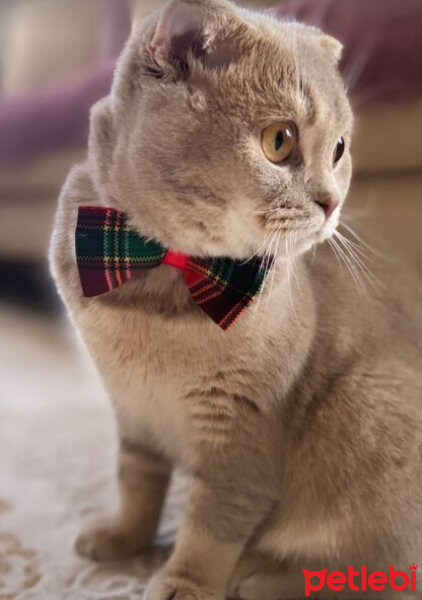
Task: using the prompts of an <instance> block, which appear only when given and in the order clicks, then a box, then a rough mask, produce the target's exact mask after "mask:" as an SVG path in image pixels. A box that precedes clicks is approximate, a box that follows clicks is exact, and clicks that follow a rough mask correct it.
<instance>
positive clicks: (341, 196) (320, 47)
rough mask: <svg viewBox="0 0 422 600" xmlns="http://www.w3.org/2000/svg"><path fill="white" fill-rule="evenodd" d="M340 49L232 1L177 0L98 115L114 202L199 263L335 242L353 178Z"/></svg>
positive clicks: (123, 64) (142, 38) (104, 172)
mask: <svg viewBox="0 0 422 600" xmlns="http://www.w3.org/2000/svg"><path fill="white" fill-rule="evenodd" d="M340 53H341V46H340V44H339V43H338V42H337V41H335V40H334V39H332V38H330V37H328V36H327V35H325V34H323V33H322V32H320V31H319V30H317V29H314V28H311V27H306V26H304V25H300V24H298V23H290V22H289V23H286V22H280V21H278V20H276V19H274V18H273V17H271V16H270V15H268V14H267V15H264V14H255V13H252V12H249V11H246V10H242V9H239V8H236V7H235V6H234V5H233V4H231V3H229V2H226V1H225V0H175V1H173V2H172V3H170V5H168V7H167V8H166V9H165V10H164V11H163V12H162V13H161V14H157V15H153V16H152V17H150V18H149V19H148V20H147V21H144V22H142V23H141V24H140V25H138V26H137V27H136V28H135V29H134V31H133V33H132V36H131V38H130V40H129V43H128V45H127V47H126V50H125V51H124V53H123V55H122V58H121V60H120V63H119V66H118V69H117V72H116V77H115V81H114V85H113V89H112V93H111V95H110V96H109V97H108V98H107V99H106V100H104V101H102V102H100V103H99V104H98V105H97V107H95V108H94V110H93V116H92V126H91V137H90V160H91V163H92V166H93V171H94V174H95V180H96V184H97V187H98V190H99V192H100V194H101V195H102V198H103V200H104V202H105V203H108V204H110V203H111V204H112V205H114V206H115V207H116V208H119V209H120V210H122V211H125V212H127V213H128V214H129V215H130V218H131V223H132V225H133V226H135V227H136V228H137V229H138V230H139V231H140V232H141V233H143V234H144V235H148V236H151V237H153V238H155V239H157V240H158V241H160V242H161V243H162V244H163V245H165V246H167V247H171V248H172V249H174V250H178V251H182V252H185V253H188V254H193V255H200V256H204V255H209V256H231V257H234V258H247V257H248V256H250V255H252V254H254V253H260V252H263V250H264V249H265V248H268V244H269V243H271V240H272V241H273V242H274V244H273V247H272V252H275V251H276V248H275V246H276V244H275V240H277V239H278V240H280V242H281V243H279V244H278V250H277V252H278V254H279V255H280V256H282V255H283V253H284V252H285V249H287V247H288V246H289V248H290V250H289V251H293V252H295V253H299V252H303V251H304V250H306V249H308V248H309V247H310V246H312V245H313V244H315V243H317V242H319V241H322V240H323V239H325V238H326V237H329V236H330V235H331V234H332V233H333V231H334V229H335V227H336V225H337V223H338V218H339V213H340V209H341V206H342V204H343V202H344V200H345V197H346V194H347V191H348V188H349V183H350V176H351V159H350V152H349V148H350V141H351V130H352V114H351V110H350V106H349V102H348V100H347V96H346V93H345V89H344V85H343V82H342V80H341V77H340V75H339V72H338V60H339V57H340ZM277 233H279V234H280V236H278V237H277V235H276V234H277ZM283 240H289V241H290V244H289V245H288V244H287V242H286V243H283Z"/></svg>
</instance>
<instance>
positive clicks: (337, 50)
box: [322, 33, 343, 62]
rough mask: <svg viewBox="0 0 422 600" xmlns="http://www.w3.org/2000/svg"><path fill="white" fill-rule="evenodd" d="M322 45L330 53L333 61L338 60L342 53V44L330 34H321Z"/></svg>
mask: <svg viewBox="0 0 422 600" xmlns="http://www.w3.org/2000/svg"><path fill="white" fill-rule="evenodd" d="M322 46H323V48H325V50H327V52H329V53H330V55H331V56H332V58H333V59H334V61H335V62H339V61H340V59H341V55H342V53H343V44H342V43H341V42H339V41H338V40H337V39H336V38H333V37H331V35H327V34H325V33H324V34H323V35H322Z"/></svg>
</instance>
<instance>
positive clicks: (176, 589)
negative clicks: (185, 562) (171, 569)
mask: <svg viewBox="0 0 422 600" xmlns="http://www.w3.org/2000/svg"><path fill="white" fill-rule="evenodd" d="M142 600H224V593H219V592H216V591H214V590H210V589H205V588H203V587H202V586H199V585H198V584H196V583H194V582H191V581H189V580H187V579H183V578H181V577H177V576H172V575H171V574H168V573H166V572H165V571H162V572H161V573H158V574H157V575H156V576H155V577H153V578H152V580H151V581H150V583H149V585H148V587H147V589H146V591H145V594H144V596H143V598H142Z"/></svg>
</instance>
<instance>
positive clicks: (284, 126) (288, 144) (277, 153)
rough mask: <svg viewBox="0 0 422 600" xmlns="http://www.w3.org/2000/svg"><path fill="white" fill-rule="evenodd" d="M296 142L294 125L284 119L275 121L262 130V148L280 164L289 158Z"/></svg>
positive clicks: (271, 159)
mask: <svg viewBox="0 0 422 600" xmlns="http://www.w3.org/2000/svg"><path fill="white" fill-rule="evenodd" d="M295 142H296V132H295V130H294V128H293V126H292V125H290V124H289V123H285V122H284V121H280V122H278V123H273V124H272V125H270V126H269V127H266V128H265V129H264V131H263V132H262V137H261V144H262V149H263V151H264V154H265V156H266V157H267V158H268V160H270V161H271V162H272V163H276V164H279V163H282V162H284V161H285V160H287V159H288V158H289V156H290V154H291V153H292V150H293V148H294V146H295Z"/></svg>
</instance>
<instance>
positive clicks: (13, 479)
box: [0, 307, 185, 600]
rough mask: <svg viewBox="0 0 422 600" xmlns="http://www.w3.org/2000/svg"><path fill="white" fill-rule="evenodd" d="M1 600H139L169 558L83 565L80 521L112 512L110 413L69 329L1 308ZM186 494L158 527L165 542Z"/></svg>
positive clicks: (172, 502) (173, 501)
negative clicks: (76, 544) (77, 552)
mask: <svg viewBox="0 0 422 600" xmlns="http://www.w3.org/2000/svg"><path fill="white" fill-rule="evenodd" d="M0 331H1V334H0V600H140V598H141V596H142V591H143V589H144V586H145V582H146V581H147V579H148V577H149V575H150V574H151V572H152V571H153V570H154V569H156V568H157V567H158V565H159V564H160V563H161V562H162V560H163V555H164V554H165V550H163V551H159V550H157V551H156V552H154V553H152V554H150V555H148V556H140V557H136V558H134V559H132V560H130V561H126V562H124V563H119V564H117V563H113V564H107V565H97V564H94V563H90V562H88V561H84V560H81V559H79V558H78V557H77V556H76V555H75V553H74V551H73V544H74V540H75V537H76V536H77V534H78V532H79V531H80V529H81V528H82V527H83V525H84V523H85V522H87V521H89V520H91V519H92V518H93V517H96V516H99V515H100V514H103V513H104V512H112V511H113V509H114V508H115V504H116V488H115V478H114V472H115V463H116V448H117V444H116V436H115V429H114V420H113V415H112V411H111V409H110V407H109V405H108V402H107V399H106V395H105V392H104V390H103V389H102V386H101V384H100V382H99V381H98V378H97V376H96V374H95V373H94V371H93V370H92V367H90V366H89V360H88V359H86V358H84V354H83V352H82V351H81V349H80V348H79V347H78V344H77V343H76V341H75V340H73V339H72V334H71V333H70V332H69V330H68V328H67V327H66V325H63V324H61V323H60V322H57V321H56V322H54V323H53V322H49V321H45V320H40V319H38V320H37V319H35V318H30V317H29V316H27V315H22V314H17V313H12V312H10V310H6V309H4V308H2V307H0ZM184 489H185V486H184V484H183V481H182V480H177V481H175V483H174V485H173V488H172V492H171V494H170V498H169V502H168V505H167V507H166V510H165V515H164V518H163V523H162V526H161V528H160V536H159V542H160V543H162V544H163V545H165V544H168V543H169V542H170V541H171V539H172V536H173V535H174V531H175V529H176V526H177V518H178V513H179V507H180V504H181V502H182V501H183V496H184Z"/></svg>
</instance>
